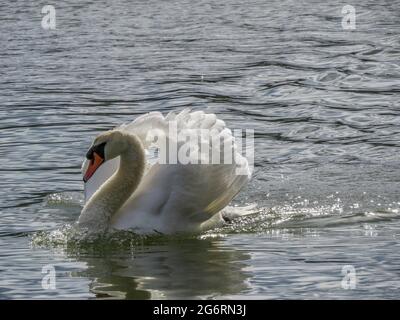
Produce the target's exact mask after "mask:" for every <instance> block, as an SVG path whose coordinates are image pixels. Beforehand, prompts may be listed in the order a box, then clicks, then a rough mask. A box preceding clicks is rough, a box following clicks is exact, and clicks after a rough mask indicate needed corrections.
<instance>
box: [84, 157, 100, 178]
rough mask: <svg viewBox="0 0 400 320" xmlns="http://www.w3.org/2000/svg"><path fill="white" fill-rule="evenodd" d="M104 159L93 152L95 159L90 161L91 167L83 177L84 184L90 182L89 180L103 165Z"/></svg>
mask: <svg viewBox="0 0 400 320" xmlns="http://www.w3.org/2000/svg"><path fill="white" fill-rule="evenodd" d="M103 162H104V159H103V158H102V157H101V156H99V155H98V154H97V153H96V152H93V159H92V160H90V164H89V167H88V168H87V170H86V173H85V175H84V176H83V182H85V183H86V182H88V181H89V179H90V178H91V177H92V176H93V175H94V173H95V172H96V170H97V169H98V168H99V167H100V166H101V165H102V163H103Z"/></svg>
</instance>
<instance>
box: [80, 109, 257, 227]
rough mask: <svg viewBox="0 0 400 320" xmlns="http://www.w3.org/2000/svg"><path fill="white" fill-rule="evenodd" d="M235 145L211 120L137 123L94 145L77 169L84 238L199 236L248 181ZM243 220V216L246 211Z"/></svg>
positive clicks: (173, 117)
mask: <svg viewBox="0 0 400 320" xmlns="http://www.w3.org/2000/svg"><path fill="white" fill-rule="evenodd" d="M239 151H240V150H238V147H237V144H236V142H235V138H234V136H233V135H232V132H231V130H230V129H228V128H227V127H226V125H225V123H224V121H222V120H221V119H218V118H217V116H216V115H215V114H206V113H204V112H202V111H196V112H190V111H189V110H187V109H185V110H183V111H182V112H180V113H178V114H175V113H173V112H171V113H169V114H168V115H167V116H165V117H164V116H163V115H162V114H161V113H159V112H151V113H148V114H145V115H142V116H140V117H138V118H137V119H135V120H134V121H133V122H131V123H129V124H126V125H121V126H120V127H117V128H115V129H113V130H111V131H107V132H105V133H102V134H100V135H99V136H98V137H96V138H95V140H94V142H93V144H92V146H91V147H90V149H89V151H88V152H87V154H86V159H85V161H84V163H83V166H82V168H83V180H84V182H85V197H86V203H85V206H84V208H83V210H82V212H81V214H80V217H79V220H78V224H79V226H81V227H84V228H87V229H88V230H89V231H90V232H105V231H108V230H112V229H119V230H128V229H129V230H132V231H134V232H135V233H139V234H151V233H163V234H173V233H180V232H185V233H186V232H190V233H192V232H201V231H205V230H207V229H210V228H213V227H215V226H218V225H220V224H221V223H223V222H224V219H223V216H222V213H223V210H224V208H226V206H227V205H228V204H229V203H230V202H231V200H232V199H233V198H234V197H235V196H236V194H237V193H238V192H239V191H240V190H241V189H242V188H243V186H244V185H245V184H246V183H247V182H248V181H249V179H250V177H251V167H250V166H249V162H248V161H247V159H246V158H245V157H243V156H242V155H241V154H240V152H239ZM244 212H246V211H244Z"/></svg>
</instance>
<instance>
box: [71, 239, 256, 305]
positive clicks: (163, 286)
mask: <svg viewBox="0 0 400 320" xmlns="http://www.w3.org/2000/svg"><path fill="white" fill-rule="evenodd" d="M219 243H220V242H216V241H211V240H195V239H192V240H184V241H181V242H171V243H166V244H161V245H152V246H144V247H141V248H140V249H135V250H134V251H131V252H130V253H126V252H125V253H116V252H114V253H110V252H107V253H104V255H103V256H99V255H85V256H84V257H82V256H81V255H80V257H79V260H81V261H83V262H86V263H87V266H88V269H87V270H86V271H85V272H84V274H85V276H87V277H88V278H89V279H90V280H91V284H90V288H89V290H90V292H92V293H94V294H95V296H96V297H97V298H125V299H164V298H166V299H173V298H177V299H191V298H213V297H220V296H229V295H236V294H239V293H241V292H243V291H244V290H246V288H247V281H246V280H247V278H248V277H247V275H246V272H245V271H244V268H245V267H246V263H245V261H246V260H248V259H249V255H248V254H246V253H243V252H239V251H235V250H234V249H232V248H226V247H223V246H220V245H219ZM79 276H82V273H80V274H79Z"/></svg>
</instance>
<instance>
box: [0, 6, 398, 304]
mask: <svg viewBox="0 0 400 320" xmlns="http://www.w3.org/2000/svg"><path fill="white" fill-rule="evenodd" d="M46 4H48V3H45V2H42V1H39V2H27V1H18V2H13V3H10V2H7V1H0V8H1V9H0V21H1V23H0V31H1V32H0V42H1V49H0V70H1V80H0V92H1V95H0V174H1V184H0V200H1V202H0V212H1V224H0V243H1V246H0V257H1V259H0V298H2V299H11V298H13V299H15V298H82V299H94V298H129V299H136V298H141V299H150V298H216V299H217V298H272V299H277V298H289V299H299V298H301V299H302V298H306V299H314V298H322V299H327V298H335V299H337V298H338V299H355V298H362V299H363V298H396V299H398V298H399V293H398V292H399V289H400V281H399V280H400V267H399V266H400V254H399V252H400V250H399V249H400V248H399V237H400V231H399V230H400V229H399V228H400V220H399V210H400V198H399V195H398V191H399V187H400V170H399V169H400V161H399V160H400V159H399V147H400V142H399V141H400V122H399V116H400V108H399V107H400V106H399V97H400V95H399V93H400V81H399V80H400V50H399V48H400V38H399V32H400V24H399V21H400V20H399V17H400V16H399V12H400V2H399V1H358V2H357V4H355V8H356V13H357V20H356V23H357V25H356V30H352V31H351V30H343V29H342V27H341V20H342V14H341V10H342V6H343V3H342V2H340V1H329V3H325V2H324V1H289V0H280V1H268V2H267V1H256V0H253V1H247V2H246V4H245V3H243V2H242V1H238V0H225V1H219V2H215V1H214V2H213V1H209V0H205V1H195V2H193V1H183V0H174V1H135V2H131V1H127V0H125V1H123V0H119V1H105V0H102V1H77V0H74V1H72V0H69V1H64V2H63V3H59V4H57V6H56V14H57V15H56V19H57V20H56V21H57V29H56V30H44V29H42V27H41V18H42V15H41V8H42V6H43V5H46ZM183 107H191V108H193V109H205V110H207V111H209V112H214V113H217V114H218V115H219V116H220V117H221V118H223V119H224V120H226V122H227V123H228V124H229V125H230V126H231V127H232V128H251V129H254V130H255V132H256V134H255V138H256V139H255V173H254V176H253V179H252V181H251V183H250V184H249V185H248V186H247V188H246V189H245V190H243V192H242V193H241V194H240V195H239V197H238V198H237V199H236V201H235V203H236V204H248V203H256V204H257V205H258V208H259V214H258V215H255V216H252V217H247V218H245V219H242V220H239V221H236V222H234V223H233V224H230V225H228V226H226V227H224V228H221V229H217V230H212V231H210V232H208V233H206V234H203V235H200V236H193V237H189V238H176V237H171V238H163V237H155V238H144V239H142V238H138V237H135V236H133V235H127V234H119V235H115V236H110V238H109V239H100V240H98V241H95V242H93V243H82V242H81V241H79V239H76V237H75V236H74V234H73V231H72V230H71V228H70V227H68V226H69V225H71V224H73V223H74V221H76V219H77V217H78V216H79V213H80V210H81V207H82V201H83V196H82V182H81V176H80V166H81V161H82V157H83V156H84V154H85V151H86V149H87V148H88V146H89V145H90V143H91V141H92V138H93V137H94V136H95V135H96V134H97V133H99V132H101V131H103V130H106V129H110V128H112V127H114V126H116V125H118V124H120V123H122V122H126V121H130V120H131V119H133V118H134V117H135V116H137V115H139V114H142V113H144V112H149V111H154V110H159V111H163V112H168V111H170V110H175V109H177V110H179V109H181V108H183ZM46 265H52V266H54V267H55V270H56V289H55V290H45V289H43V288H42V278H43V276H44V275H45V274H42V268H43V267H44V266H46ZM345 266H352V267H354V268H355V269H354V270H355V271H356V275H355V278H354V277H353V275H351V277H350V278H348V279H350V280H349V281H348V282H346V281H344V283H342V280H343V277H344V275H343V274H342V271H344V272H346V270H350V269H348V267H345ZM343 267H345V269H343ZM346 268H347V269H346ZM350 268H351V267H350ZM345 280H346V279H345ZM354 280H355V282H354ZM352 281H353V282H352ZM354 284H355V288H354V289H351V288H350V289H345V288H349V287H352V286H353V285H354Z"/></svg>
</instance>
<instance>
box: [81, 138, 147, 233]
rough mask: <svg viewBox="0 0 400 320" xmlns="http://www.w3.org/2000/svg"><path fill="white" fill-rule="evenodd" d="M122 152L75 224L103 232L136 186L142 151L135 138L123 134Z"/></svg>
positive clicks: (139, 143)
mask: <svg viewBox="0 0 400 320" xmlns="http://www.w3.org/2000/svg"><path fill="white" fill-rule="evenodd" d="M123 137H124V139H125V140H126V142H127V146H128V147H127V148H126V151H125V152H123V153H121V154H120V164H119V169H118V171H117V172H116V173H115V174H114V175H113V176H112V177H110V178H109V179H108V180H107V181H106V182H105V183H104V184H103V185H102V186H101V187H100V188H99V189H98V190H97V191H96V192H95V194H94V195H93V196H92V197H91V198H90V200H89V201H88V202H87V203H86V205H85V207H84V208H83V210H82V213H81V215H80V217H79V221H78V223H79V225H81V226H84V227H87V228H88V229H89V230H93V231H100V232H101V231H106V229H107V228H108V226H109V221H110V219H111V217H112V216H113V215H114V214H115V213H116V212H117V211H118V210H119V209H120V208H121V207H122V205H123V204H124V203H125V202H126V200H128V198H129V197H130V196H131V195H132V193H133V192H134V191H135V190H136V188H137V187H138V185H139V183H140V181H141V179H142V176H143V172H144V167H145V161H146V160H145V153H144V149H143V146H142V144H141V142H140V140H139V138H138V137H136V136H135V135H130V134H125V135H124V136H123Z"/></svg>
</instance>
